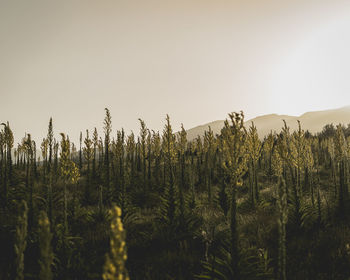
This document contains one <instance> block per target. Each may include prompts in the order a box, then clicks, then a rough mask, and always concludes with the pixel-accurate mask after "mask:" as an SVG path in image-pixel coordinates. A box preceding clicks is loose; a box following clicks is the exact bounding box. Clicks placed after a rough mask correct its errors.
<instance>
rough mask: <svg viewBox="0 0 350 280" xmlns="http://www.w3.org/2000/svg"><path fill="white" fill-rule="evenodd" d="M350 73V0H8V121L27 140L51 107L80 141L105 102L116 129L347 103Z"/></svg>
mask: <svg viewBox="0 0 350 280" xmlns="http://www.w3.org/2000/svg"><path fill="white" fill-rule="evenodd" d="M349 77H350V2H349V1H336V0H331V1H321V0H317V1H316V0H315V1H306V0H294V1H282V0H270V1H268V0H256V1H252V0H241V1H223V0H215V1H214V0H212V1H209V0H173V1H166V0H159V1H146V0H139V1H134V0H114V1H106V0H99V1H87V0H83V1H73V0H69V1H63V0H60V1H49V0H42V1H38V0H30V1H28V0H21V1H17V0H8V1H3V0H0V121H6V120H9V121H10V123H11V125H12V128H13V129H14V132H15V136H16V141H19V139H20V138H21V137H22V136H23V135H24V133H25V131H27V132H30V133H32V134H33V135H34V138H35V139H36V140H39V139H40V140H41V138H42V137H44V136H45V135H46V130H47V124H48V120H49V117H50V116H52V117H53V119H54V129H55V132H56V135H57V133H59V132H61V131H64V132H67V133H68V134H69V135H70V137H71V138H72V139H74V140H75V141H76V140H77V139H78V135H79V131H81V130H85V129H86V128H89V129H92V128H93V127H94V126H97V127H98V128H102V122H103V118H104V107H108V108H110V110H111V113H112V117H113V129H114V130H113V131H114V132H115V130H116V129H120V128H121V127H124V128H125V129H126V131H127V132H130V130H134V131H136V132H138V129H139V124H138V121H137V119H138V118H142V119H144V120H145V121H146V124H147V125H148V127H150V128H153V129H156V130H161V129H162V128H163V124H164V118H165V114H166V113H169V114H170V116H171V119H172V123H173V125H174V128H175V129H179V127H180V123H181V122H183V123H184V125H185V127H186V128H191V127H193V126H196V125H199V124H202V123H207V122H210V121H213V120H217V119H224V118H225V117H226V114H227V113H228V112H231V111H236V110H244V111H245V113H246V117H247V119H248V118H252V117H255V116H257V115H262V114H267V113H281V114H282V113H283V114H291V115H299V114H302V113H304V112H306V111H312V110H323V109H330V108H336V107H342V106H344V105H347V104H350V79H349ZM99 131H100V132H101V129H99ZM38 144H40V143H38Z"/></svg>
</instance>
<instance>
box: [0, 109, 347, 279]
mask: <svg viewBox="0 0 350 280" xmlns="http://www.w3.org/2000/svg"><path fill="white" fill-rule="evenodd" d="M139 122H140V131H138V132H137V133H135V134H133V133H131V134H130V135H126V134H125V133H124V130H119V131H115V130H113V129H112V117H111V115H110V112H109V110H108V109H105V119H104V123H103V124H101V126H103V134H102V135H99V134H98V133H97V129H96V128H95V129H94V130H93V131H88V130H86V131H84V132H83V133H81V134H80V143H78V144H74V143H72V142H71V141H70V139H69V136H68V135H65V134H64V133H61V134H60V137H59V138H58V139H56V138H55V137H54V128H55V126H54V121H53V120H52V119H50V120H49V122H48V131H47V137H45V138H44V139H43V140H42V142H41V143H35V141H33V140H32V136H31V135H30V134H26V135H25V136H24V137H23V139H22V141H21V143H19V144H18V145H14V136H13V132H12V128H11V126H10V123H8V122H6V123H2V125H1V130H0V279H16V280H22V279H40V280H50V279H105V280H107V279H118V280H122V279H132V280H148V279H164V280H166V279H169V280H170V279H176V280H181V279H220V280H221V279H222V280H223V279H232V280H236V279H238V280H253V279H257V280H258V279H261V280H262V279H276V280H286V279H290V280H292V279H295V280H300V279H305V280H307V279H318V280H323V279H324V280H331V279H339V280H340V279H350V197H349V183H350V176H349V172H350V126H348V127H344V126H342V125H337V126H334V125H333V124H330V125H327V126H325V127H324V129H323V131H322V132H320V133H318V134H317V135H313V134H311V133H309V132H308V131H304V130H303V128H302V124H301V123H299V129H298V130H296V131H294V132H292V131H290V129H289V128H288V126H287V124H286V123H283V122H282V121H281V132H280V133H273V132H271V133H270V134H269V135H267V136H266V137H264V139H262V138H259V135H258V132H257V128H256V127H255V126H254V124H252V125H251V126H249V127H245V125H244V115H243V113H242V112H241V113H232V114H229V115H228V118H227V120H226V122H225V126H224V127H223V129H222V130H221V133H220V135H214V134H213V132H212V130H211V129H208V131H207V132H206V133H205V135H203V136H198V137H197V138H196V139H195V140H194V141H188V140H187V136H186V130H185V129H184V127H182V129H181V131H179V132H174V131H173V129H172V126H171V122H170V118H169V117H168V116H167V117H166V119H165V124H164V129H163V131H162V132H156V131H153V130H151V129H149V128H148V127H147V126H146V124H145V122H144V121H143V120H141V119H140V120H139ZM349 122H350V120H349Z"/></svg>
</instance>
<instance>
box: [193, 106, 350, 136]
mask: <svg viewBox="0 0 350 280" xmlns="http://www.w3.org/2000/svg"><path fill="white" fill-rule="evenodd" d="M283 120H285V121H286V122H287V125H288V126H289V127H290V129H291V131H293V130H295V129H297V126H298V122H297V121H298V120H299V121H300V122H301V126H302V128H303V129H304V130H309V131H310V132H311V133H317V132H320V131H322V128H323V127H324V126H325V125H326V124H331V123H333V124H334V125H337V124H339V123H341V124H344V125H348V124H349V123H350V106H346V107H342V108H339V109H332V110H324V111H314V112H307V113H304V114H302V115H301V116H288V115H277V114H268V115H263V116H259V117H256V118H253V119H250V120H248V121H246V122H245V125H246V127H247V128H248V127H249V126H250V125H251V123H252V122H254V125H255V126H256V127H257V129H258V133H259V137H260V138H264V137H265V136H266V135H267V134H269V133H270V131H276V132H280V131H281V128H282V126H283ZM209 126H210V127H211V129H212V130H213V132H214V134H219V133H220V131H221V129H222V128H223V127H224V121H223V120H218V121H213V122H210V123H207V124H204V125H200V126H196V127H194V128H191V129H189V130H187V138H188V140H190V141H191V140H193V139H195V138H196V137H197V136H198V135H200V136H203V135H204V132H205V131H206V130H208V129H209Z"/></svg>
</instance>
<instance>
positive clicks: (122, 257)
mask: <svg viewBox="0 0 350 280" xmlns="http://www.w3.org/2000/svg"><path fill="white" fill-rule="evenodd" d="M110 214H111V215H112V222H111V228H110V229H111V239H110V252H109V254H107V256H106V262H105V264H104V267H103V275H102V278H103V280H129V279H130V278H129V275H128V271H127V270H126V268H125V262H126V260H127V253H126V244H125V231H124V228H123V223H122V221H121V218H120V217H121V215H122V210H121V209H120V208H119V207H118V206H114V207H113V208H112V209H111V210H110Z"/></svg>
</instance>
